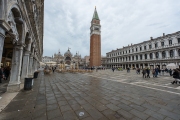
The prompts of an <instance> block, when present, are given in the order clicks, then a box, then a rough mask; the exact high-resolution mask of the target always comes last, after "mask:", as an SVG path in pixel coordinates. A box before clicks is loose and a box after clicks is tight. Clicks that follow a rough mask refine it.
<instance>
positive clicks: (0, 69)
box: [0, 68, 4, 83]
mask: <svg viewBox="0 0 180 120" xmlns="http://www.w3.org/2000/svg"><path fill="white" fill-rule="evenodd" d="M2 78H4V74H3V68H0V83H2Z"/></svg>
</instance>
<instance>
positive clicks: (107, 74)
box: [0, 70, 180, 120]
mask: <svg viewBox="0 0 180 120" xmlns="http://www.w3.org/2000/svg"><path fill="white" fill-rule="evenodd" d="M133 72H134V71H132V72H131V73H129V74H127V73H126V72H125V71H121V72H120V71H116V72H114V73H113V72H112V71H110V70H105V71H98V72H94V73H85V74H72V73H63V74H62V73H54V74H52V75H42V74H40V76H39V78H38V79H36V80H35V82H34V86H33V90H31V91H21V92H20V93H19V94H18V95H17V96H16V97H15V98H14V99H13V100H12V102H11V103H10V104H9V105H8V106H7V107H6V108H5V109H4V110H3V111H2V112H1V113H0V119H5V118H7V119H14V120H15V119H17V120H21V119H24V120H26V119H27V120H28V119H31V120H46V119H47V120H107V119H109V120H140V119H145V120H156V119H157V120H179V119H180V115H179V112H180V102H179V99H180V94H179V93H180V90H179V89H176V88H177V87H178V86H177V85H174V86H173V85H171V84H169V79H170V77H168V76H159V77H158V78H157V79H155V78H150V79H143V78H142V76H140V75H137V74H135V72H134V73H133ZM165 88H168V89H165ZM80 112H84V115H83V116H79V113H80Z"/></svg>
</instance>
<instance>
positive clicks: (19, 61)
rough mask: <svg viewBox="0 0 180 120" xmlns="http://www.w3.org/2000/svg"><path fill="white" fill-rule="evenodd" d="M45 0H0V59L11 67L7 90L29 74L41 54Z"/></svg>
mask: <svg viewBox="0 0 180 120" xmlns="http://www.w3.org/2000/svg"><path fill="white" fill-rule="evenodd" d="M43 19H44V0H0V63H2V65H3V67H6V63H7V62H8V63H9V64H8V65H9V66H10V68H11V74H10V81H9V84H8V87H7V91H8V92H15V91H19V90H20V84H22V83H23V82H24V78H26V77H32V75H33V73H34V72H35V71H36V70H37V69H38V67H39V62H40V61H41V59H42V54H43V21H44V20H43Z"/></svg>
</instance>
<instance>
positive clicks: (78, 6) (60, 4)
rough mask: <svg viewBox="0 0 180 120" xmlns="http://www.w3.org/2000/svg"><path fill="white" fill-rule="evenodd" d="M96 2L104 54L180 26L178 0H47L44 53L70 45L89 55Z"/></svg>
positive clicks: (177, 28)
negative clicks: (91, 24) (91, 26)
mask: <svg viewBox="0 0 180 120" xmlns="http://www.w3.org/2000/svg"><path fill="white" fill-rule="evenodd" d="M94 6H96V8H97V12H98V15H99V17H100V20H101V26H102V29H101V30H102V34H101V43H102V55H105V53H106V52H109V51H111V50H112V49H116V48H121V47H122V46H127V45H128V44H131V43H133V44H136V43H139V42H142V41H145V40H148V39H149V38H150V37H151V36H152V37H159V36H161V35H162V33H167V34H170V33H173V32H176V31H179V28H180V27H179V24H178V23H179V22H178V21H179V19H180V16H178V14H179V13H180V10H179V9H177V8H178V6H180V1H178V0H176V1H171V0H158V1H157V0H146V1H142V0H128V1H125V0H113V1H112V0H106V1H104V0H98V1H97V0H90V1H87V0H76V2H74V1H73V0H66V1H65V0H45V23H44V28H45V30H44V55H46V56H47V55H48V56H51V55H52V54H54V53H55V52H56V53H57V52H58V50H59V49H60V50H61V53H64V52H66V51H67V49H68V47H70V48H71V51H72V53H73V54H75V53H76V51H79V53H80V54H81V55H82V56H85V55H89V46H90V45H89V44H90V43H89V42H90V30H89V28H90V22H91V19H92V16H93V12H94Z"/></svg>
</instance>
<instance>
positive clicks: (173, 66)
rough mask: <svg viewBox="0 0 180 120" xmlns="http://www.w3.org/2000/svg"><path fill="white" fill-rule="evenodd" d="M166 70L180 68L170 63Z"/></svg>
mask: <svg viewBox="0 0 180 120" xmlns="http://www.w3.org/2000/svg"><path fill="white" fill-rule="evenodd" d="M166 68H167V69H176V68H179V66H178V65H176V64H174V63H170V64H168V65H167V66H166Z"/></svg>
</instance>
